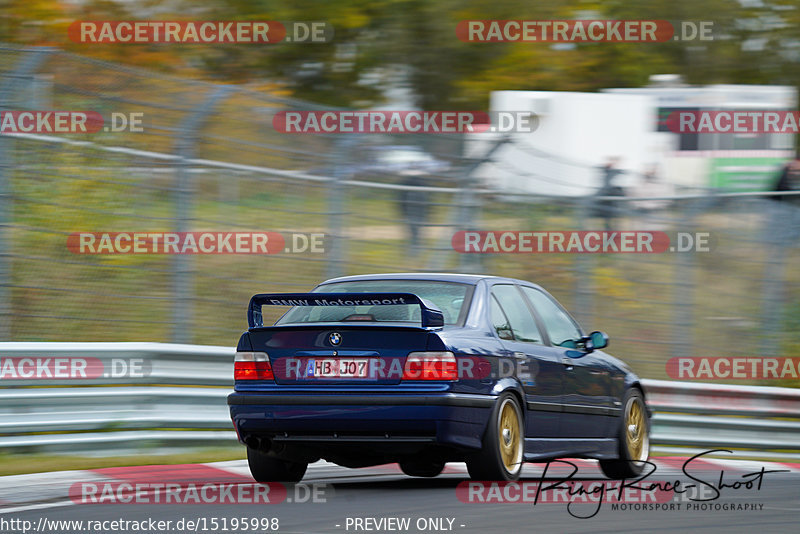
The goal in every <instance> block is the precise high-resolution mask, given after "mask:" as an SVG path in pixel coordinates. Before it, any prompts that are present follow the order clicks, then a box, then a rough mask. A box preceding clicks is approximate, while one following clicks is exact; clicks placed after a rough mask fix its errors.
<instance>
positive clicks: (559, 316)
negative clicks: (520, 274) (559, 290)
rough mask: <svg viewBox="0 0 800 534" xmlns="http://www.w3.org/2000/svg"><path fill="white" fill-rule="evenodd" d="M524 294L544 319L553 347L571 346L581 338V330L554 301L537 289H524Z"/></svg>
mask: <svg viewBox="0 0 800 534" xmlns="http://www.w3.org/2000/svg"><path fill="white" fill-rule="evenodd" d="M522 291H523V293H525V296H527V297H528V298H529V299H530V301H531V304H533V307H534V309H536V311H537V312H538V313H539V316H540V317H541V318H542V322H543V323H544V327H545V329H546V330H547V334H548V335H549V336H550V341H551V342H552V343H553V345H559V346H565V345H569V343H567V342H569V341H575V340H577V339H578V338H580V337H581V332H580V329H579V328H578V325H576V324H575V321H573V320H572V319H571V318H570V316H569V315H567V314H566V312H564V310H562V309H561V306H559V305H558V304H556V303H555V302H554V301H553V299H551V298H550V297H548V296H547V295H545V294H544V293H542V292H541V291H539V290H537V289H532V288H530V287H523V288H522Z"/></svg>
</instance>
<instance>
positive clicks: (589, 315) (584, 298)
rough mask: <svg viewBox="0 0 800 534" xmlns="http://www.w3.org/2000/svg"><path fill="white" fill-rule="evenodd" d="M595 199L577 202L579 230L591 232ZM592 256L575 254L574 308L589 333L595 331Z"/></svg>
mask: <svg viewBox="0 0 800 534" xmlns="http://www.w3.org/2000/svg"><path fill="white" fill-rule="evenodd" d="M593 203H594V197H593V196H592V195H586V196H584V197H581V198H579V199H578V201H577V206H576V207H577V211H578V213H577V215H578V229H579V230H591V229H590V228H588V227H587V222H588V221H589V214H590V213H591V211H590V210H591V209H592V204H593ZM591 256H592V254H573V255H572V257H573V258H574V260H573V261H574V266H573V267H574V269H573V272H574V273H575V305H574V306H573V308H574V309H575V310H576V312H577V313H576V315H577V316H578V322H579V323H580V324H581V326H583V327H584V328H585V329H587V330H588V331H591V330H593V329H594V327H593V325H592V320H593V306H594V300H593V299H592V297H593V293H592V286H593V284H592V268H591V262H592V261H593V258H591Z"/></svg>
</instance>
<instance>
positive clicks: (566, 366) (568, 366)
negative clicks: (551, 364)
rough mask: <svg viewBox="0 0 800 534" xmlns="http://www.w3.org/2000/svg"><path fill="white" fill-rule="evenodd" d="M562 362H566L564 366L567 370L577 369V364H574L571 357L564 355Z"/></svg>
mask: <svg viewBox="0 0 800 534" xmlns="http://www.w3.org/2000/svg"><path fill="white" fill-rule="evenodd" d="M561 363H563V364H564V368H565V369H566V370H567V371H572V370H573V369H575V366H574V365H573V364H572V360H570V359H569V358H567V357H566V356H564V357H563V358H561Z"/></svg>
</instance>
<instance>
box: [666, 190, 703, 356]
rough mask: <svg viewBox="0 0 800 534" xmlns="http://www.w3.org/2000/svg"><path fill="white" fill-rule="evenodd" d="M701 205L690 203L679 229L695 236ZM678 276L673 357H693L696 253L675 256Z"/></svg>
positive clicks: (676, 275)
mask: <svg viewBox="0 0 800 534" xmlns="http://www.w3.org/2000/svg"><path fill="white" fill-rule="evenodd" d="M700 204H701V202H699V201H695V200H687V201H686V206H685V208H684V216H683V217H682V218H681V219H680V221H681V222H680V223H679V224H678V225H677V229H678V230H681V231H688V232H691V231H693V230H694V227H693V226H692V225H693V224H694V220H695V217H696V215H697V212H698V207H699V206H700ZM674 254H675V272H674V273H673V286H674V289H673V295H672V297H673V300H672V307H673V321H674V330H673V332H674V334H673V343H672V356H673V357H679V356H690V355H691V352H692V348H693V346H694V340H693V335H692V328H693V327H694V324H693V319H694V302H693V297H694V285H695V284H694V282H695V258H694V255H695V253H694V252H675V253H674Z"/></svg>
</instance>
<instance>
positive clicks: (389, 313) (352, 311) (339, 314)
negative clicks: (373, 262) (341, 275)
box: [275, 280, 472, 325]
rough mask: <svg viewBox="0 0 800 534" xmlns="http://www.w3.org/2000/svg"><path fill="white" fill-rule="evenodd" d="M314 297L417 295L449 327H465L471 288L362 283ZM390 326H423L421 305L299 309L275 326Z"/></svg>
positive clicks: (335, 286)
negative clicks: (432, 306) (360, 323)
mask: <svg viewBox="0 0 800 534" xmlns="http://www.w3.org/2000/svg"><path fill="white" fill-rule="evenodd" d="M312 292H313V293H414V294H415V295H417V296H420V297H422V298H424V299H426V300H429V301H430V302H433V303H434V304H435V305H436V307H437V308H439V309H440V310H442V313H443V314H444V323H445V324H446V325H455V324H463V321H464V317H465V316H466V311H467V309H468V308H469V300H470V298H471V297H472V286H471V285H468V284H458V283H454V282H433V281H428V280H369V281H367V280H359V281H353V282H337V283H334V284H325V285H322V286H318V287H317V288H315V289H314V291H312ZM341 321H346V322H351V321H353V322H355V321H367V322H391V323H412V324H420V309H419V304H389V305H376V306H296V307H294V308H292V309H290V310H289V311H288V312H287V313H286V315H284V316H283V317H281V318H280V319H279V320H278V322H277V323H275V324H288V323H330V322H341Z"/></svg>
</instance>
